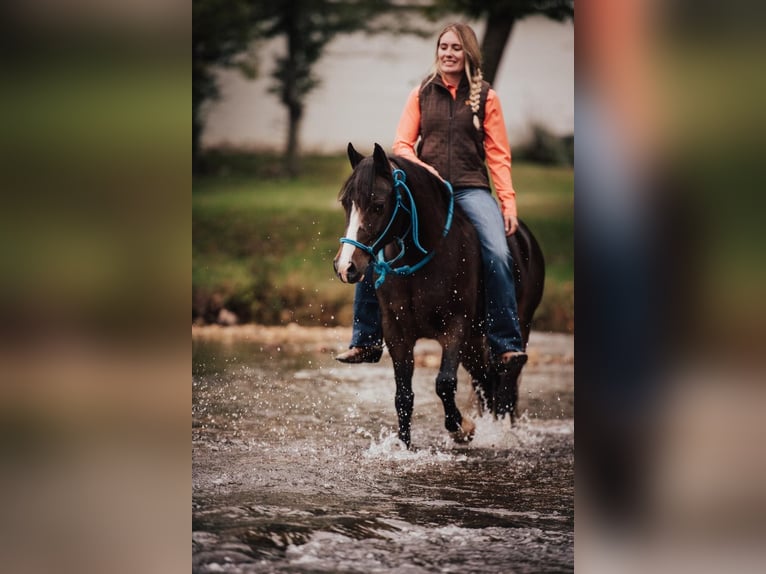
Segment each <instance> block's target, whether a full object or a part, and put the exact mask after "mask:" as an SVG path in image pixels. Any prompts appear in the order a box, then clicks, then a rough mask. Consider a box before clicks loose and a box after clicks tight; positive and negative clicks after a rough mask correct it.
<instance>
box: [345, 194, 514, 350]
mask: <svg viewBox="0 0 766 574" xmlns="http://www.w3.org/2000/svg"><path fill="white" fill-rule="evenodd" d="M455 202H456V203H457V204H458V205H459V206H460V207H461V208H462V210H463V212H464V213H465V214H466V216H467V217H468V219H469V220H470V221H471V223H473V226H474V227H475V228H476V232H477V234H478V236H479V243H480V244H481V257H482V263H483V269H484V295H485V307H486V312H487V338H488V339H489V346H490V349H491V350H492V352H493V353H495V354H501V353H504V352H506V351H521V350H523V344H522V341H521V328H520V327H519V313H518V310H517V308H516V286H515V284H514V282H513V258H512V257H511V252H510V250H509V249H508V243H507V242H506V237H505V224H504V222H503V216H502V214H501V213H500V208H499V207H498V205H497V202H496V201H495V199H494V197H492V194H491V192H490V191H489V190H488V189H480V188H469V189H460V190H458V191H456V192H455ZM381 332H382V328H381V324H380V308H379V307H378V300H377V297H376V296H375V286H374V281H373V278H372V273H367V276H366V277H365V279H364V281H363V282H362V283H359V284H357V287H356V294H355V298H354V327H353V334H352V337H351V345H350V346H351V347H365V346H369V345H379V344H380V341H381V339H382V336H381Z"/></svg>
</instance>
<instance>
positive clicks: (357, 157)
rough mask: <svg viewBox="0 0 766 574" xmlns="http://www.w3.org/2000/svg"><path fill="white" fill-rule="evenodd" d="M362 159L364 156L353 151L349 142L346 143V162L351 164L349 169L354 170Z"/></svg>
mask: <svg viewBox="0 0 766 574" xmlns="http://www.w3.org/2000/svg"><path fill="white" fill-rule="evenodd" d="M363 159H364V156H363V155H362V154H360V153H359V152H358V151H356V150H355V149H354V146H353V145H352V144H351V142H348V160H349V161H350V162H351V167H352V168H355V167H356V166H357V165H359V162H360V161H362V160H363Z"/></svg>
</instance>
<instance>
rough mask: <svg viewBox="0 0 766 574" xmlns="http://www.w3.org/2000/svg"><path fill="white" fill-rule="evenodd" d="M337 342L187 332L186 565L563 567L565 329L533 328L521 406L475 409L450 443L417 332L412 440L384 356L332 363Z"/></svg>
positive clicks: (569, 498) (569, 438) (205, 568)
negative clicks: (503, 417)
mask: <svg viewBox="0 0 766 574" xmlns="http://www.w3.org/2000/svg"><path fill="white" fill-rule="evenodd" d="M340 344H341V343H340V342H339V341H327V342H326V345H325V348H323V349H322V350H318V348H317V346H316V345H304V346H300V345H291V346H280V345H277V344H269V345H264V344H259V343H254V342H247V341H234V342H231V341H229V342H223V341H211V340H204V341H203V340H197V339H195V340H194V341H193V394H192V397H193V398H192V410H193V429H192V430H193V443H192V444H193V451H192V452H193V467H192V480H193V501H192V503H193V506H192V521H193V522H192V529H193V533H192V549H193V571H194V572H199V573H203V572H315V573H318V572H360V573H362V572H363V573H373V572H413V573H414V572H461V573H471V572H475V573H489V572H561V571H572V570H573V568H574V556H573V554H574V533H573V529H574V421H573V413H574V406H573V403H574V399H573V382H572V380H573V359H572V353H573V350H572V339H571V337H568V336H565V335H541V334H536V333H533V336H532V340H531V341H530V362H529V364H528V365H527V367H525V371H524V379H523V382H522V387H521V391H520V395H521V400H520V412H522V413H523V416H522V417H521V421H520V422H519V423H518V424H517V425H516V426H515V427H513V428H509V425H507V424H503V423H502V422H500V421H495V420H493V419H491V418H490V417H488V416H486V417H481V418H477V417H475V416H474V419H475V420H476V422H477V431H476V438H475V439H474V441H473V442H472V443H471V444H470V445H460V446H458V445H455V444H453V443H452V442H451V441H450V440H449V438H448V436H447V433H446V431H445V430H444V428H443V426H442V425H443V410H442V407H441V402H440V401H439V399H438V397H436V394H435V392H434V378H435V376H436V368H435V367H433V366H429V365H430V364H433V363H434V361H433V360H429V357H430V358H431V359H433V357H432V356H431V352H432V351H433V350H434V348H433V345H432V344H431V342H427V341H424V342H421V343H419V344H418V347H417V349H416V356H417V357H419V358H420V360H419V364H420V366H419V367H417V368H416V370H415V378H414V380H413V387H414V390H415V413H414V416H413V423H412V441H413V450H411V451H407V450H405V449H403V448H402V446H401V444H400V443H399V442H398V440H397V439H396V414H395V410H394V404H393V402H394V382H393V370H392V367H391V361H390V358H388V355H387V354H384V358H383V360H382V361H381V362H380V363H379V364H377V365H341V364H340V363H337V362H336V361H334V360H333V358H332V353H330V352H328V351H327V348H326V347H327V346H329V347H332V349H333V350H334V351H339V350H341V348H342V347H341V346H339V345H340ZM459 377H460V382H459V390H458V405H459V407H460V408H461V410H462V412H463V413H464V414H465V413H471V412H472V405H473V397H472V396H471V392H470V384H469V379H468V375H467V374H466V373H465V371H463V370H462V369H461V371H460V374H459Z"/></svg>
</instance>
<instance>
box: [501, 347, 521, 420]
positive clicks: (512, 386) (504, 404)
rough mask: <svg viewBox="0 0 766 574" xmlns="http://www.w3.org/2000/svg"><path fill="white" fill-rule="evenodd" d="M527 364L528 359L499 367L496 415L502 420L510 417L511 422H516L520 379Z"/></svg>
mask: <svg viewBox="0 0 766 574" xmlns="http://www.w3.org/2000/svg"><path fill="white" fill-rule="evenodd" d="M524 363H526V357H524V358H523V359H522V360H521V361H519V362H516V363H511V364H509V365H498V366H497V367H496V368H497V386H496V387H495V415H496V416H497V418H499V419H502V418H503V417H505V415H506V414H507V415H510V419H511V422H512V423H513V422H515V420H516V415H517V408H516V407H517V404H518V401H519V379H520V377H521V369H522V368H523V367H524Z"/></svg>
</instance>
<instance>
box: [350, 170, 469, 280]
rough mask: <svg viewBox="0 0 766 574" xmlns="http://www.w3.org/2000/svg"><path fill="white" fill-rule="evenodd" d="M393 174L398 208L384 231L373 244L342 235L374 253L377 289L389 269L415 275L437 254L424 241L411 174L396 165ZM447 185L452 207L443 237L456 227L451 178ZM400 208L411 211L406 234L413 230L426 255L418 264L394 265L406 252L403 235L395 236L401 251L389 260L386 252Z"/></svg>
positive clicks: (416, 242)
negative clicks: (409, 180)
mask: <svg viewBox="0 0 766 574" xmlns="http://www.w3.org/2000/svg"><path fill="white" fill-rule="evenodd" d="M391 175H392V176H393V178H394V191H395V192H396V205H395V206H394V212H393V213H392V214H391V219H390V220H389V221H388V225H386V228H385V229H384V230H383V232H382V233H381V234H380V235H379V236H378V238H377V239H376V240H375V241H374V242H373V243H372V245H365V244H363V243H359V242H358V241H356V240H354V239H350V238H348V237H341V238H340V242H341V243H349V244H351V245H353V246H354V247H356V248H358V249H361V250H362V251H364V252H365V253H368V254H369V255H370V257H372V267H373V269H374V270H375V272H376V273H377V274H378V279H377V280H376V281H375V288H376V289H377V288H378V287H380V286H381V285H382V284H383V282H384V281H385V280H386V275H387V274H388V273H393V274H395V275H400V276H407V275H412V274H413V273H415V272H416V271H417V270H419V269H421V268H422V267H423V266H424V265H426V264H427V263H428V262H429V261H431V259H433V257H434V255H435V254H436V251H431V252H430V253H429V252H428V251H427V250H426V249H424V248H423V246H422V245H421V244H420V237H419V229H418V211H417V207H416V206H415V199H414V198H413V197H412V192H411V191H410V188H409V187H407V183H406V179H407V175H406V174H405V173H404V171H402V170H401V169H394V170H393V171H392V172H391ZM444 185H446V186H447V190H448V191H449V209H448V211H447V221H446V222H445V223H444V230H443V231H442V237H446V236H447V233H449V230H450V227H452V214H453V212H454V208H455V197H454V193H453V191H452V185H450V183H449V182H448V181H445V182H444ZM401 189H404V191H405V192H407V197H408V199H409V202H410V207H409V208H408V207H407V206H406V205H404V202H403V200H402V193H401V191H400V190H401ZM400 209H401V210H402V211H406V212H407V213H409V214H410V227H409V229H408V230H407V232H405V237H406V235H407V233H410V235H411V236H412V243H413V245H414V246H415V248H416V249H417V250H418V251H420V252H421V253H422V254H423V255H424V257H423V258H422V259H421V260H420V261H418V262H417V263H416V264H415V265H403V266H401V267H393V266H392V265H393V264H394V263H396V262H397V261H398V260H399V259H401V258H402V257H404V253H405V246H404V241H403V240H402V239H401V238H400V237H396V238H395V239H396V242H397V243H398V244H399V254H398V255H397V256H396V257H394V258H393V259H390V260H388V261H386V258H385V256H384V255H383V247H384V246H385V245H381V244H380V243H381V242H382V241H383V238H384V237H385V236H386V235H387V234H388V232H389V230H390V229H391V226H392V225H393V224H394V221H395V220H396V217H397V216H398V215H399V210H400Z"/></svg>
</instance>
